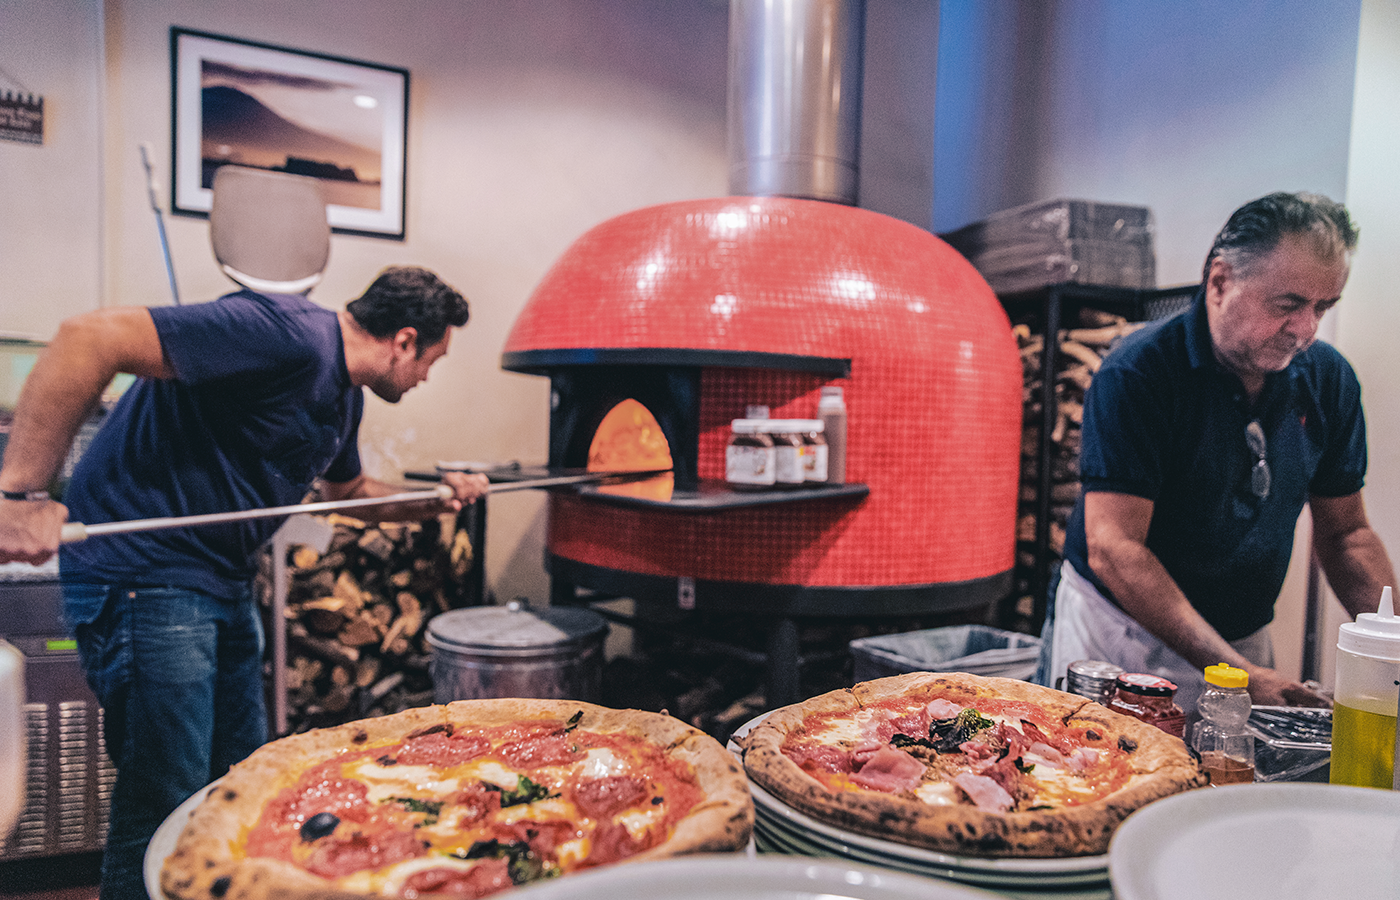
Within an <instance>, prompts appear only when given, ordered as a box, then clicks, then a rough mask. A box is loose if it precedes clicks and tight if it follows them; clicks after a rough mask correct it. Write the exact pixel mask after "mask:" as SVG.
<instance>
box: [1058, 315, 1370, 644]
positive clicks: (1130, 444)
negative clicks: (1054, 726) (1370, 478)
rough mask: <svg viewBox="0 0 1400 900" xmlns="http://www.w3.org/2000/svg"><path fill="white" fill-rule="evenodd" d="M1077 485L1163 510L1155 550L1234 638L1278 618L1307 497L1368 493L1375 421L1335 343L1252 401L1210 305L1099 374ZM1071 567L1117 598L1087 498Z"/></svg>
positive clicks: (1137, 343)
mask: <svg viewBox="0 0 1400 900" xmlns="http://www.w3.org/2000/svg"><path fill="white" fill-rule="evenodd" d="M1256 419H1257V420H1258V421H1259V422H1260V424H1261V425H1262V426H1263V428H1264V434H1265V437H1266V442H1267V449H1266V459H1267V461H1268V464H1269V468H1270V471H1271V473H1272V484H1271V485H1270V489H1269V494H1268V497H1267V498H1265V499H1262V500H1261V499H1260V498H1258V497H1256V496H1255V495H1254V494H1253V493H1252V492H1251V490H1250V471H1251V469H1252V468H1253V466H1254V464H1255V461H1256V457H1255V455H1254V454H1253V453H1252V452H1251V451H1250V448H1249V445H1248V443H1247V442H1246V440H1245V427H1246V426H1247V425H1248V424H1249V423H1250V421H1252V420H1256ZM1079 466H1080V480H1081V483H1082V486H1083V490H1084V491H1085V492H1088V491H1111V492H1115V493H1122V494H1132V495H1134V496H1137V497H1144V498H1146V499H1148V500H1151V501H1152V502H1153V504H1154V506H1153V513H1152V523H1151V525H1150V527H1149V529H1148V534H1147V547H1148V549H1149V550H1151V551H1152V552H1153V553H1154V554H1156V556H1157V558H1158V559H1160V560H1161V562H1162V564H1163V565H1164V566H1165V567H1166V570H1167V572H1168V573H1170V574H1171V576H1172V578H1173V579H1175V580H1176V583H1177V585H1178V586H1180V588H1181V589H1182V591H1183V592H1184V593H1185V594H1186V596H1187V597H1188V598H1189V599H1190V601H1191V604H1192V605H1193V606H1195V607H1196V609H1197V610H1198V611H1200V613H1201V615H1203V616H1204V617H1205V619H1206V621H1207V622H1209V623H1210V624H1211V625H1212V626H1214V627H1215V629H1216V630H1217V631H1219V632H1220V634H1221V636H1222V637H1224V638H1225V639H1226V640H1237V639H1239V638H1242V637H1245V636H1247V635H1249V634H1252V633H1253V632H1255V631H1257V630H1258V629H1260V628H1262V627H1263V626H1264V625H1266V624H1268V623H1269V622H1270V621H1271V620H1272V619H1273V608H1274V601H1275V600H1276V599H1277V597H1278V593H1279V590H1280V589H1281V588H1282V586H1283V579H1284V575H1285V574H1286V572H1287V570H1288V563H1289V560H1290V559H1291V557H1292V553H1293V535H1294V530H1295V528H1296V527H1297V522H1298V515H1299V513H1301V512H1302V509H1303V505H1304V504H1305V503H1306V502H1307V500H1308V497H1309V495H1318V496H1324V497H1343V496H1346V495H1348V494H1353V493H1356V492H1357V491H1359V490H1361V486H1362V482H1363V480H1364V476H1365V474H1366V424H1365V419H1364V417H1363V415H1362V411H1361V386H1360V384H1359V383H1358V382H1357V379H1356V374H1355V373H1354V372H1353V371H1352V368H1351V366H1350V365H1349V364H1348V363H1347V361H1346V360H1345V359H1344V358H1343V357H1342V355H1341V354H1340V353H1338V352H1337V351H1336V350H1335V349H1334V348H1333V347H1331V346H1330V345H1328V344H1325V343H1323V342H1322V341H1317V342H1315V343H1314V344H1313V345H1312V346H1311V347H1309V348H1308V349H1307V350H1306V351H1304V352H1303V353H1301V354H1299V355H1298V356H1297V357H1295V358H1294V360H1293V361H1292V362H1291V363H1290V364H1289V366H1288V368H1287V369H1285V370H1284V371H1282V372H1277V373H1273V374H1271V375H1269V376H1268V377H1267V378H1266V379H1265V382H1264V389H1263V391H1262V392H1261V394H1260V396H1259V398H1258V399H1257V400H1256V401H1255V403H1254V404H1253V406H1250V404H1249V401H1248V399H1247V398H1246V397H1245V392H1244V387H1243V385H1242V384H1241V382H1240V380H1239V378H1238V377H1237V376H1236V375H1234V374H1233V373H1231V372H1229V371H1227V370H1226V369H1224V368H1223V367H1222V366H1221V365H1220V364H1219V363H1218V362H1217V361H1216V360H1215V357H1214V354H1213V353H1212V351H1211V343H1210V331H1209V328H1208V326H1207V323H1206V308H1205V298H1204V295H1203V294H1198V295H1197V296H1196V300H1195V302H1194V304H1193V305H1192V307H1191V308H1190V309H1188V310H1186V311H1184V312H1182V313H1180V314H1179V315H1177V316H1174V317H1172V318H1170V319H1166V320H1164V321H1161V322H1157V323H1153V324H1151V325H1149V326H1147V327H1145V328H1143V329H1142V330H1140V331H1138V332H1136V333H1135V334H1133V335H1130V336H1129V337H1127V338H1125V339H1124V340H1123V342H1122V344H1121V345H1120V346H1119V347H1118V348H1116V349H1115V350H1114V351H1113V352H1112V353H1111V354H1109V356H1108V358H1107V359H1106V360H1105V361H1104V364H1103V366H1102V367H1101V368H1100V369H1099V371H1098V372H1097V373H1096V374H1095V376H1094V380H1093V383H1092V385H1091V386H1090V389H1089V392H1088V395H1087V397H1086V398H1085V404H1084V429H1083V443H1082V447H1081V450H1080V459H1079ZM1065 558H1066V559H1067V560H1069V561H1070V562H1071V563H1073V565H1074V567H1075V568H1076V569H1077V570H1079V572H1080V573H1082V574H1084V575H1085V576H1087V577H1088V578H1089V579H1090V580H1091V581H1093V582H1094V584H1095V585H1096V586H1097V587H1098V588H1099V590H1100V591H1102V592H1103V594H1104V596H1106V597H1108V598H1110V599H1112V598H1113V595H1112V594H1111V593H1110V592H1109V591H1108V589H1107V588H1105V587H1104V585H1103V584H1102V582H1100V581H1099V579H1098V578H1097V576H1095V575H1094V573H1093V571H1092V570H1091V569H1090V568H1089V565H1088V548H1087V546H1086V544H1085V538H1084V501H1083V498H1082V497H1081V499H1080V501H1079V503H1078V505H1076V507H1075V509H1074V513H1073V515H1072V516H1071V518H1070V521H1069V527H1068V532H1067V535H1066V542H1065Z"/></svg>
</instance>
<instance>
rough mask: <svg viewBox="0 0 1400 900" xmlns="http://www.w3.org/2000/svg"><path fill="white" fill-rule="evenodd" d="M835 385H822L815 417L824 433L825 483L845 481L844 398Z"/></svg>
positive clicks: (843, 482) (843, 392)
mask: <svg viewBox="0 0 1400 900" xmlns="http://www.w3.org/2000/svg"><path fill="white" fill-rule="evenodd" d="M844 395H845V391H843V390H842V389H841V388H840V387H837V386H836V385H825V386H823V387H822V391H821V397H820V399H818V400H817V418H819V419H821V420H822V430H823V431H824V432H825V435H826V483H827V484H845V483H846V398H845V396H844Z"/></svg>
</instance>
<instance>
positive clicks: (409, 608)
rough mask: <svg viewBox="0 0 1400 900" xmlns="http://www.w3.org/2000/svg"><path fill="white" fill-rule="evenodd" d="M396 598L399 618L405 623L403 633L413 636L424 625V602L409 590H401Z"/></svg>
mask: <svg viewBox="0 0 1400 900" xmlns="http://www.w3.org/2000/svg"><path fill="white" fill-rule="evenodd" d="M394 600H395V602H396V603H397V604H398V607H399V619H400V620H401V621H402V622H403V623H404V626H403V630H402V633H403V634H406V635H408V636H409V637H412V636H413V635H415V634H417V633H418V629H420V628H422V627H423V604H422V603H419V602H418V598H417V597H415V596H413V595H412V594H410V593H409V592H408V591H399V593H398V596H396V597H395V598H394Z"/></svg>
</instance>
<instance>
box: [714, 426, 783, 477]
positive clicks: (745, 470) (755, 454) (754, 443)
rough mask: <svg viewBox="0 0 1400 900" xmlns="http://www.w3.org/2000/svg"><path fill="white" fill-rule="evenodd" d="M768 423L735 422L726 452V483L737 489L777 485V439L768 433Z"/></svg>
mask: <svg viewBox="0 0 1400 900" xmlns="http://www.w3.org/2000/svg"><path fill="white" fill-rule="evenodd" d="M766 424H767V422H766V420H759V419H735V420H734V422H733V424H732V426H731V428H732V429H733V435H732V436H731V437H730V438H729V446H728V447H726V448H725V449H724V480H725V481H727V482H729V483H730V484H731V485H733V486H734V487H736V488H741V489H756V488H768V487H772V486H773V481H774V478H775V476H776V473H777V455H776V453H775V452H774V447H773V439H772V438H770V437H769V436H768V435H767V433H766V432H764V431H763V430H762V429H763V426H764V425H766Z"/></svg>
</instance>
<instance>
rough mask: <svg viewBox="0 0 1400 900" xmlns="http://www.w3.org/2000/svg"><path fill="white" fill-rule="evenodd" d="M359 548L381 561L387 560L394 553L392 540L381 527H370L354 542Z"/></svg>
mask: <svg viewBox="0 0 1400 900" xmlns="http://www.w3.org/2000/svg"><path fill="white" fill-rule="evenodd" d="M356 543H357V545H358V546H359V548H360V549H361V550H363V551H364V552H366V553H368V554H369V555H370V556H373V557H375V558H376V559H378V560H379V561H381V562H388V561H389V557H390V556H392V555H393V553H394V542H393V541H392V540H391V539H390V538H389V536H388V535H387V534H385V533H384V531H383V529H382V528H372V529H370V530H368V531H366V532H365V533H364V536H363V537H361V538H360V539H359V541H357V542H356Z"/></svg>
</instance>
